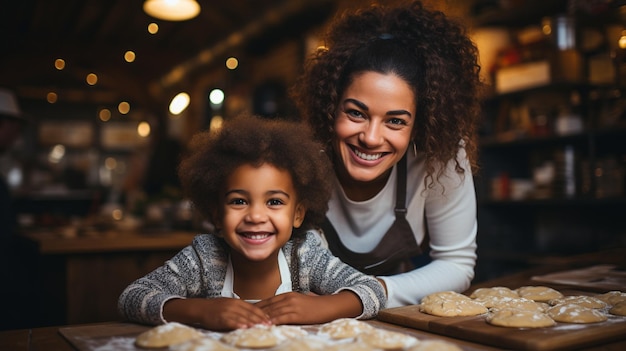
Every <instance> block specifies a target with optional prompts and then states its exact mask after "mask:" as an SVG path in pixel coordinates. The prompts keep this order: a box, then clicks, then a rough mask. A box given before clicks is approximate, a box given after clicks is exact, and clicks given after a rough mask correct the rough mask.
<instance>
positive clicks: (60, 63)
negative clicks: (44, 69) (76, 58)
mask: <svg viewBox="0 0 626 351" xmlns="http://www.w3.org/2000/svg"><path fill="white" fill-rule="evenodd" d="M54 68H56V69H58V70H59V71H62V70H63V69H64V68H65V60H63V59H60V58H58V59H56V60H54Z"/></svg>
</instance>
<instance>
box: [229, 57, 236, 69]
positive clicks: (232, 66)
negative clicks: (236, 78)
mask: <svg viewBox="0 0 626 351" xmlns="http://www.w3.org/2000/svg"><path fill="white" fill-rule="evenodd" d="M238 66H239V60H237V58H235V57H229V58H228V59H227V60H226V67H227V68H228V69H235V68H237V67H238Z"/></svg>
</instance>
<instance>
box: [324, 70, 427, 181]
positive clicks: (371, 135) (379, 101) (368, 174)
mask: <svg viewBox="0 0 626 351" xmlns="http://www.w3.org/2000/svg"><path fill="white" fill-rule="evenodd" d="M415 113H416V105H415V94H414V93H413V91H412V90H411V88H410V86H409V85H408V84H407V83H406V82H405V81H404V80H403V79H401V78H399V77H398V76H396V75H393V74H382V73H377V72H364V73H360V74H358V75H356V76H355V77H354V79H353V81H352V83H351V84H350V85H349V86H348V87H347V88H346V90H345V92H344V94H343V96H342V97H341V99H340V100H339V106H338V107H337V112H336V114H335V139H334V141H333V147H334V150H335V153H336V156H337V158H338V161H340V162H339V163H340V164H339V165H338V166H339V167H340V168H343V169H339V172H338V173H339V178H340V180H341V181H342V184H344V186H345V185H346V184H350V183H353V184H354V183H372V182H373V183H377V184H380V183H381V182H382V183H383V184H384V182H385V181H386V179H387V176H388V175H389V171H390V170H391V168H392V167H393V165H395V164H396V163H397V162H398V161H399V160H400V159H401V158H402V156H403V155H404V153H405V152H406V150H407V149H408V147H409V143H410V141H411V135H412V131H413V125H414V123H415ZM378 190H380V189H378Z"/></svg>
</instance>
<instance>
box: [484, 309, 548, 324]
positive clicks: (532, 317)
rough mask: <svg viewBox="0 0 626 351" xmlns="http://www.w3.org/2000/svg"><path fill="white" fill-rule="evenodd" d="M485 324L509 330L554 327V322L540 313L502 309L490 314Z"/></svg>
mask: <svg viewBox="0 0 626 351" xmlns="http://www.w3.org/2000/svg"><path fill="white" fill-rule="evenodd" d="M486 321H487V323H489V324H491V325H497V326H500V327H509V328H544V327H551V326H553V325H555V324H556V323H555V321H554V320H553V319H552V318H550V316H548V315H547V314H545V313H544V312H542V311H531V310H520V309H516V308H504V309H500V310H497V311H493V312H490V313H489V314H488V315H487V317H486Z"/></svg>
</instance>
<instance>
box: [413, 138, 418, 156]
mask: <svg viewBox="0 0 626 351" xmlns="http://www.w3.org/2000/svg"><path fill="white" fill-rule="evenodd" d="M413 156H415V157H417V145H415V141H413Z"/></svg>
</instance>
